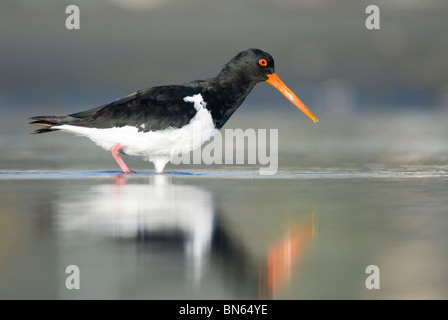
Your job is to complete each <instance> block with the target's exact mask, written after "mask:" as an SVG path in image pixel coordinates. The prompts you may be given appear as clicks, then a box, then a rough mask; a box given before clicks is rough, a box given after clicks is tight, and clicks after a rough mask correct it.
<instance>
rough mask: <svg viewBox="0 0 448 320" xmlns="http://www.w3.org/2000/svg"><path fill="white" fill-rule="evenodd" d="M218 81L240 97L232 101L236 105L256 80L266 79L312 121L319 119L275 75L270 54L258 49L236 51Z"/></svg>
mask: <svg viewBox="0 0 448 320" xmlns="http://www.w3.org/2000/svg"><path fill="white" fill-rule="evenodd" d="M218 81H219V83H221V84H226V85H224V86H227V87H230V88H232V89H231V90H232V92H233V93H236V94H238V95H239V96H240V97H242V99H238V100H236V101H237V102H235V103H234V106H236V107H238V106H239V105H240V104H241V102H242V101H243V100H244V98H245V97H246V96H247V95H248V94H249V92H250V91H251V90H252V88H253V87H254V86H255V85H256V84H257V83H258V82H261V81H266V82H267V83H269V84H271V85H273V86H274V87H275V88H276V89H277V90H279V91H280V92H281V93H282V94H283V95H284V96H285V97H286V98H288V100H290V101H291V102H292V103H293V104H294V105H295V106H296V107H297V108H299V109H300V110H302V111H303V112H304V113H305V114H306V115H307V116H308V117H310V118H311V119H312V120H313V121H314V122H318V121H319V120H318V119H317V118H316V116H315V115H314V114H313V113H312V112H311V111H310V110H309V109H308V108H307V107H306V106H305V105H304V104H303V102H302V101H300V99H299V98H297V96H296V95H295V94H294V93H293V92H292V91H291V90H290V89H289V88H288V87H287V86H286V85H285V84H284V83H283V81H281V80H280V78H279V77H278V76H277V74H276V73H275V68H274V59H273V58H272V57H271V55H270V54H269V53H267V52H264V51H262V50H260V49H248V50H245V51H242V52H240V53H238V54H237V55H236V56H235V57H234V58H232V60H230V61H229V62H228V63H227V64H226V65H225V66H224V68H223V69H222V71H221V73H220V74H219V75H218ZM229 84H230V85H229Z"/></svg>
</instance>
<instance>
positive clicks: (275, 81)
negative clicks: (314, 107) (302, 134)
mask: <svg viewBox="0 0 448 320" xmlns="http://www.w3.org/2000/svg"><path fill="white" fill-rule="evenodd" d="M266 82H267V83H269V84H271V85H273V86H274V87H275V88H276V89H277V90H278V91H280V92H281V93H283V95H284V96H285V97H286V98H288V99H289V100H290V101H291V102H292V103H294V105H295V106H296V107H297V108H299V109H300V110H302V112H303V113H305V114H306V115H307V116H308V117H310V118H311V120H313V121H314V122H315V123H317V122H319V119H317V118H316V116H315V115H314V114H313V113H312V112H311V111H310V109H308V108H307V107H306V105H304V104H303V102H302V101H300V99H299V98H297V96H296V95H295V94H294V92H292V91H291V90H290V89H289V88H288V87H287V86H286V85H285V84H284V83H283V81H282V80H280V78H279V77H278V76H277V74H275V73H271V74H268V80H266Z"/></svg>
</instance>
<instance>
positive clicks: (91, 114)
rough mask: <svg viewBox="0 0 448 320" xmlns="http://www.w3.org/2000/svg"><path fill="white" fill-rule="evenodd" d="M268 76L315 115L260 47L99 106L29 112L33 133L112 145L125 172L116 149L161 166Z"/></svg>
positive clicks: (196, 143)
mask: <svg viewBox="0 0 448 320" xmlns="http://www.w3.org/2000/svg"><path fill="white" fill-rule="evenodd" d="M262 81H266V82H268V83H270V84H271V85H273V86H274V87H275V88H277V89H278V90H279V91H280V92H282V93H283V94H284V95H285V97H286V98H288V99H289V100H290V101H291V102H292V103H293V104H294V105H296V106H297V107H298V108H299V109H300V110H302V111H303V112H304V113H305V114H306V115H307V116H308V117H310V118H311V119H312V120H313V121H314V122H318V121H319V120H318V119H317V118H316V117H315V116H314V115H313V113H312V112H311V111H310V110H309V109H308V108H307V107H306V106H305V105H304V104H303V103H302V102H301V101H300V100H299V99H298V98H297V96H296V95H295V94H294V93H293V92H292V91H291V90H290V89H289V88H288V87H287V86H286V85H285V84H284V83H283V82H282V81H281V80H280V79H279V77H278V76H277V75H276V73H275V69H274V59H273V58H272V56H271V55H270V54H268V53H267V52H264V51H262V50H260V49H248V50H245V51H242V52H240V53H239V54H237V55H236V56H235V57H234V58H232V59H231V60H230V61H229V62H228V63H227V64H226V65H225V66H224V67H223V69H222V70H221V72H220V73H219V74H218V75H217V76H216V77H214V78H210V79H207V80H195V81H191V82H188V83H184V84H181V85H165V86H159V87H153V88H149V89H144V90H140V91H137V92H135V93H132V94H130V95H128V96H126V97H124V98H121V99H119V100H117V101H114V102H112V103H109V104H105V105H103V106H100V107H97V108H94V109H90V110H86V111H82V112H78V113H73V114H69V115H60V116H37V117H32V118H30V120H34V121H32V122H30V123H31V124H34V125H38V126H41V127H43V128H40V129H37V130H36V131H35V133H45V132H52V131H64V132H71V133H73V134H75V135H78V136H84V137H87V138H89V139H90V140H92V141H93V142H94V143H96V144H97V145H99V146H100V147H102V148H104V149H106V150H110V151H111V153H112V156H113V157H114V159H115V161H116V162H117V163H118V165H119V166H120V168H121V169H122V170H123V172H124V173H133V172H134V171H132V170H130V169H129V168H128V166H127V165H126V164H125V162H124V161H123V159H122V158H121V156H120V153H122V154H125V155H128V156H134V157H139V158H142V159H144V160H147V161H151V162H153V163H154V165H155V169H156V172H157V173H161V172H163V169H164V167H165V165H166V164H167V163H168V162H169V161H170V160H172V159H173V156H175V155H180V154H183V153H187V152H190V151H192V150H195V149H197V148H199V147H201V146H202V145H203V144H205V143H206V142H208V141H209V140H210V139H211V138H212V137H213V136H214V135H215V134H216V133H217V132H218V131H219V130H220V129H221V128H222V127H223V126H224V124H225V123H226V122H227V120H229V118H230V117H231V116H232V114H233V113H234V112H235V111H236V109H237V108H238V107H239V106H240V105H241V103H243V101H244V99H245V98H246V97H247V95H248V94H249V93H250V92H251V90H252V89H253V88H254V86H255V85H256V84H257V83H259V82H262Z"/></svg>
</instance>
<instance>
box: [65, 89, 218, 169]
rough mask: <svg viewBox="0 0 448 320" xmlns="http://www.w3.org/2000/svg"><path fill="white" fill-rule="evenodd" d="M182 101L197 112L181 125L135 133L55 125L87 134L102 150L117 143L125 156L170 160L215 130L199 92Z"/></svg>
mask: <svg viewBox="0 0 448 320" xmlns="http://www.w3.org/2000/svg"><path fill="white" fill-rule="evenodd" d="M184 100H185V101H186V102H192V103H193V104H194V107H195V109H196V110H197V113H196V115H195V116H194V117H193V119H191V121H190V123H189V124H187V125H185V126H183V127H182V128H167V129H165V130H159V131H149V132H139V131H138V128H136V127H132V126H124V127H114V128H107V129H97V128H86V127H78V126H72V125H60V126H57V127H56V128H57V129H59V130H61V131H65V132H71V133H74V134H76V135H79V136H84V137H87V138H89V139H91V140H92V141H93V142H94V143H96V144H97V145H99V146H100V147H102V148H104V149H106V150H110V149H111V148H112V146H114V145H116V144H121V145H122V146H125V147H124V148H123V149H122V152H123V153H124V154H126V155H129V156H136V157H141V158H143V159H145V160H149V161H155V160H156V159H160V158H164V159H172V158H173V157H174V156H177V155H181V154H184V153H188V152H190V151H192V150H195V149H197V148H199V147H201V146H202V145H203V144H204V143H206V142H207V141H209V140H210V139H211V138H212V137H213V136H214V135H215V134H216V133H217V132H218V130H217V129H216V128H215V126H214V124H213V119H212V117H211V114H210V112H209V111H208V110H207V109H206V108H205V102H204V100H203V99H202V96H201V95H200V94H197V95H194V96H190V97H185V98H184ZM142 128H143V125H142Z"/></svg>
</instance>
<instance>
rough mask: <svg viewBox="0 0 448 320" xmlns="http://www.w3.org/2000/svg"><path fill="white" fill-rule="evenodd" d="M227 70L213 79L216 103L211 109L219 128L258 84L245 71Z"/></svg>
mask: <svg viewBox="0 0 448 320" xmlns="http://www.w3.org/2000/svg"><path fill="white" fill-rule="evenodd" d="M225 71H226V70H223V71H222V72H221V73H220V74H219V75H218V76H217V77H216V78H214V79H213V81H212V83H213V89H214V90H213V95H214V97H213V98H214V99H213V100H214V101H215V104H214V105H211V106H210V111H211V112H212V116H213V118H214V119H215V125H216V127H217V128H221V127H222V126H224V124H225V123H226V122H227V120H229V118H230V117H231V116H232V114H233V113H234V112H235V111H236V110H237V109H238V107H239V106H240V105H241V104H242V103H243V101H244V99H246V97H247V95H248V94H249V93H250V92H251V91H252V89H253V88H254V86H255V85H256V84H257V82H254V81H253V80H251V79H249V78H248V77H247V76H246V75H245V74H243V73H237V72H232V73H226V72H225Z"/></svg>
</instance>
